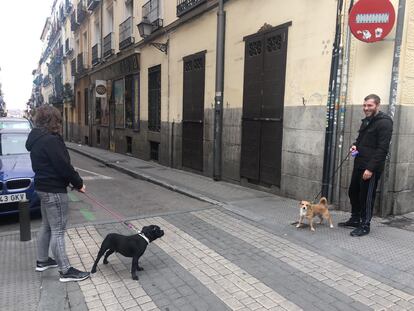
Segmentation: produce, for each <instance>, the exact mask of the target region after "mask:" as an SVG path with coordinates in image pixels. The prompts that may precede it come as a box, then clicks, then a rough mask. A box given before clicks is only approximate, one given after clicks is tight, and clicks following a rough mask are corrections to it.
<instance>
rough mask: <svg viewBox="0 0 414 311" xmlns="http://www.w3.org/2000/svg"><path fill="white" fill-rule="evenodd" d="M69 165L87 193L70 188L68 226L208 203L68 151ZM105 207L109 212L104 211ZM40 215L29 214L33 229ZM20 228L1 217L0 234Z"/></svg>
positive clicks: (11, 218)
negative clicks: (81, 181)
mask: <svg viewBox="0 0 414 311" xmlns="http://www.w3.org/2000/svg"><path fill="white" fill-rule="evenodd" d="M70 156H71V159H72V164H73V166H74V167H75V168H76V170H77V171H78V172H79V174H80V175H81V176H82V178H83V179H84V183H85V185H86V192H87V195H84V194H82V193H80V192H77V191H69V192H68V195H69V202H70V203H69V224H68V226H73V225H78V224H87V223H102V222H112V221H116V220H117V218H139V217H144V216H145V217H148V216H155V215H166V214H173V213H180V212H188V211H193V210H201V209H204V208H207V207H209V206H210V205H209V204H208V203H205V202H201V201H199V200H195V199H192V198H189V197H187V196H184V195H182V194H179V193H176V192H172V191H170V190H167V189H165V188H162V187H159V186H157V185H154V184H151V183H148V182H145V181H141V180H137V179H134V178H132V177H130V176H128V175H126V174H122V173H120V172H118V171H116V170H114V169H112V168H108V167H106V166H105V165H103V164H102V163H99V162H96V161H94V160H92V159H90V158H87V157H84V156H82V155H79V154H77V153H73V152H71V153H70ZM105 208H106V209H108V210H110V212H108V211H106V210H105ZM40 224H41V217H40V215H38V214H37V215H36V214H35V215H32V221H31V227H32V230H36V229H37V228H39V226H40ZM15 230H19V220H18V216H17V215H14V216H1V217H0V233H4V232H10V231H15Z"/></svg>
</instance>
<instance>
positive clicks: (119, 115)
mask: <svg viewBox="0 0 414 311" xmlns="http://www.w3.org/2000/svg"><path fill="white" fill-rule="evenodd" d="M114 100H115V127H117V128H124V127H125V103H124V100H125V99H124V79H119V80H116V81H115V82H114Z"/></svg>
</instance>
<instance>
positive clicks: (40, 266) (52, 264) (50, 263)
mask: <svg viewBox="0 0 414 311" xmlns="http://www.w3.org/2000/svg"><path fill="white" fill-rule="evenodd" d="M57 266H58V265H57V262H56V261H55V260H54V259H52V258H50V257H49V258H48V259H47V260H46V261H36V271H39V272H42V271H45V270H47V269H49V268H56V267H57Z"/></svg>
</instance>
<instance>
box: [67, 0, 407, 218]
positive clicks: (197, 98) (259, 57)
mask: <svg viewBox="0 0 414 311" xmlns="http://www.w3.org/2000/svg"><path fill="white" fill-rule="evenodd" d="M385 1H388V0H385ZM218 2H219V1H217V0H178V1H167V0H150V1H140V0H117V1H114V0H88V1H83V0H81V1H76V0H75V1H74V3H73V4H72V11H71V18H70V20H71V25H72V28H71V30H72V36H73V40H74V46H73V56H72V58H70V62H71V66H70V67H71V69H72V70H71V75H72V76H73V78H74V80H73V83H74V84H73V98H74V101H73V102H71V103H70V104H68V106H67V107H66V106H65V109H64V114H65V120H66V122H67V124H66V125H65V128H66V132H65V133H66V134H65V135H66V138H67V139H68V140H73V141H76V142H80V143H84V144H89V145H91V146H95V147H98V148H103V149H108V150H112V151H114V152H119V153H124V154H128V155H131V156H134V157H138V158H142V159H145V160H154V161H158V162H159V163H160V164H162V165H167V166H171V167H174V168H178V169H186V170H190V171H192V172H197V173H200V174H203V175H206V176H213V166H214V158H213V154H214V137H215V136H214V122H215V115H216V111H215V97H216V87H215V81H216V69H217V65H216V64H217V57H216V52H217V51H216V40H217V11H218ZM352 3H353V1H347V0H344V1H339V2H338V1H332V0H320V1H300V0H292V1H288V2H286V1H282V0H280V1H279V0H276V1H275V0H261V1H251V0H228V1H225V2H224V11H225V41H224V50H225V53H224V89H223V96H224V97H223V103H222V104H223V127H222V145H221V152H220V153H221V167H222V169H221V172H220V176H221V178H222V179H223V180H227V181H231V182H235V183H240V184H242V185H246V186H250V187H255V188H259V189H263V190H266V191H270V192H272V193H275V194H278V195H283V196H287V197H291V198H296V199H304V198H306V199H312V198H313V197H314V196H315V195H316V194H317V193H318V192H319V190H320V189H321V186H322V180H323V172H324V155H325V152H324V151H325V147H324V144H325V137H326V135H325V134H326V129H327V123H328V118H327V103H329V102H330V96H331V93H332V92H330V88H329V87H330V85H331V84H330V82H331V81H332V80H333V79H332V68H331V67H332V66H331V65H332V62H333V60H334V58H335V57H336V59H337V60H339V65H338V69H337V70H336V71H335V75H334V77H335V79H336V81H340V82H337V83H336V86H337V90H336V94H337V100H336V101H335V106H334V110H335V111H334V116H335V117H334V128H335V134H334V136H335V139H334V141H333V142H334V144H333V145H331V147H330V148H332V150H333V151H334V152H332V156H331V158H332V161H331V162H332V164H331V166H332V168H336V166H337V165H338V164H339V163H340V162H341V160H342V159H343V158H344V157H345V156H346V153H347V150H348V146H349V145H350V144H351V142H352V141H353V140H354V138H355V137H356V134H357V130H358V128H359V122H360V120H361V118H362V117H363V115H362V108H361V107H362V101H363V98H364V97H365V96H366V95H367V94H369V93H377V94H378V95H380V97H381V98H382V99H383V104H382V108H383V110H385V111H387V110H388V109H387V108H388V107H387V106H388V104H389V101H390V98H391V96H390V94H391V92H390V84H391V79H392V70H393V68H392V67H393V59H395V57H394V56H395V55H394V54H395V53H394V43H395V40H394V38H395V36H396V33H395V28H396V26H394V30H393V31H392V32H391V34H390V35H389V36H388V37H387V38H386V40H383V41H380V42H377V43H370V44H368V43H364V42H360V41H358V40H356V39H355V38H354V37H353V36H352V35H350V34H349V29H348V27H347V19H348V10H349V8H350V5H351V4H352ZM391 3H392V5H393V6H394V8H395V10H397V9H398V7H399V5H398V4H399V1H398V0H392V1H391ZM413 10H414V1H412V0H408V1H406V4H405V6H404V12H403V13H402V14H404V16H405V19H404V21H403V26H402V27H403V35H402V37H401V39H402V47H401V55H400V64H399V66H398V68H394V70H398V82H399V83H398V88H397V93H396V94H395V95H396V96H394V98H396V102H397V105H395V111H396V113H395V116H394V120H395V126H394V136H393V144H392V150H391V158H390V159H391V161H390V170H389V174H387V188H386V189H387V190H386V196H385V197H386V198H387V204H386V206H384V207H382V210H381V211H380V212H381V213H383V214H384V213H387V214H397V213H404V212H407V211H410V210H413V208H412V207H411V205H410V204H409V203H408V202H410V200H411V199H413V188H414V177H413V176H414V173H413V172H414V164H413V163H414V159H413V155H412V154H414V153H413V152H410V150H411V147H410V146H409V143H408V141H409V140H410V139H411V140H412V137H413V133H414V128H413V126H412V125H411V122H409V120H412V119H413V104H414V103H413V100H412V98H413V96H412V94H411V93H412V89H413V88H412V87H411V84H412V81H411V80H412V77H411V76H412V74H413V72H414V69H413V68H411V67H412V66H411V61H410V60H411V59H412V55H411V53H412V50H413V49H414V48H413V46H412V45H413V44H412V42H414V34H413V33H412V31H411V29H412V27H411V29H410V26H412V18H411V15H409V12H412V11H413ZM148 26H149V28H148ZM145 29H147V30H146V31H145ZM338 29H339V30H338ZM139 30H140V31H139ZM335 42H336V43H338V42H339V44H338V45H337V46H336V48H335V49H333V46H334V45H335V44H336V43H335ZM68 61H69V59H68ZM75 66H76V68H75ZM66 67H67V66H66ZM66 72H67V71H66ZM338 94H339V95H338ZM332 168H331V172H332V171H333V170H332ZM351 171H352V161H351V160H347V161H346V162H345V163H344V165H343V166H342V167H341V169H340V170H339V171H338V173H337V174H336V175H335V176H334V177H333V178H331V179H330V180H329V185H330V186H329V189H330V192H329V194H330V199H331V200H332V201H333V202H335V203H336V204H337V206H338V207H339V208H341V209H349V203H348V199H347V186H348V184H349V181H350V175H351ZM384 193H385V192H384Z"/></svg>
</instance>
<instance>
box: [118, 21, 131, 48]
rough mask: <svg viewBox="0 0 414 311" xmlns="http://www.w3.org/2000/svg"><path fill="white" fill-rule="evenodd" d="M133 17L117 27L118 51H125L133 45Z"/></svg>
mask: <svg viewBox="0 0 414 311" xmlns="http://www.w3.org/2000/svg"><path fill="white" fill-rule="evenodd" d="M133 27H134V25H133V17H132V16H130V17H128V18H127V19H126V20H125V21H124V22H123V23H122V24H120V25H119V49H120V50H122V49H125V48H126V47H128V46H130V45H131V44H132V43H134V37H133V35H132V30H133V29H134V28H133Z"/></svg>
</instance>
